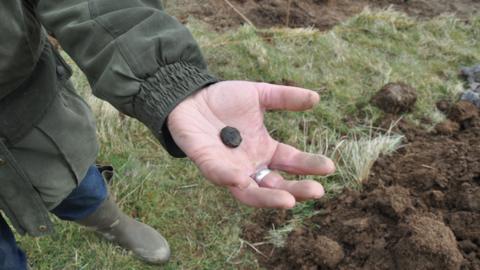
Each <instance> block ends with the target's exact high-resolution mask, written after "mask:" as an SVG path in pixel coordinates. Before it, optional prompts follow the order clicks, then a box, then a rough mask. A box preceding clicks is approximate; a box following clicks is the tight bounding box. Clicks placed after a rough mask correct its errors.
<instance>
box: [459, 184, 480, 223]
mask: <svg viewBox="0 0 480 270" xmlns="http://www.w3.org/2000/svg"><path fill="white" fill-rule="evenodd" d="M457 207H458V208H459V209H462V210H471V211H480V187H475V188H473V187H468V188H466V189H465V190H463V192H462V193H460V196H458V198H457ZM479 222H480V220H479Z"/></svg>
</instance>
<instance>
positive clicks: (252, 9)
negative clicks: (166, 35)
mask: <svg viewBox="0 0 480 270" xmlns="http://www.w3.org/2000/svg"><path fill="white" fill-rule="evenodd" d="M176 2H177V4H176V6H178V7H177V8H176V9H174V10H173V11H172V12H173V14H175V15H177V17H178V18H179V19H180V20H181V21H183V22H185V21H186V20H187V18H188V17H189V16H193V17H195V18H197V19H200V20H203V21H205V22H207V23H208V24H210V25H212V26H213V28H215V29H216V30H225V29H230V28H234V27H237V26H239V25H242V24H244V23H245V22H246V20H245V19H244V18H242V16H244V17H246V18H247V19H248V20H249V21H251V22H252V23H253V24H254V25H255V26H257V27H271V26H289V27H308V26H313V27H316V28H318V29H320V30H325V29H329V28H331V27H332V26H334V25H336V24H338V23H339V22H342V21H344V20H345V19H347V18H349V17H351V16H353V15H355V14H357V13H359V12H361V11H362V10H363V9H364V8H365V7H367V6H369V7H373V8H387V7H389V6H392V7H393V8H394V9H396V10H399V11H403V12H406V13H407V14H409V15H411V16H415V17H419V18H430V17H434V16H437V15H440V14H442V13H455V14H457V15H458V16H459V17H460V18H466V17H467V16H469V15H470V14H472V13H474V12H476V11H479V10H480V2H479V1H478V0H436V1H429V0H301V1H298V0H290V1H289V0H228V1H227V0H200V1H189V0H177V1H176ZM289 3H290V5H289ZM235 9H236V10H235ZM240 14H241V15H240Z"/></svg>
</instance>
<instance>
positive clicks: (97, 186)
mask: <svg viewBox="0 0 480 270" xmlns="http://www.w3.org/2000/svg"><path fill="white" fill-rule="evenodd" d="M106 198H107V187H106V185H105V181H104V180H103V177H102V175H101V174H100V172H99V171H98V169H97V167H96V166H91V167H90V168H89V169H88V172H87V175H86V176H85V178H84V179H83V180H82V182H81V183H80V185H79V186H78V187H77V188H76V189H74V190H73V191H72V192H71V193H70V194H69V195H68V197H67V198H66V199H65V200H63V201H62V202H61V203H60V204H59V205H58V206H57V207H56V208H54V209H53V210H51V212H52V213H53V214H55V215H56V216H57V217H59V218H60V219H63V220H71V221H74V220H80V219H83V218H85V217H87V216H88V215H90V214H92V213H93V212H95V210H97V208H98V207H99V206H100V204H102V202H103V201H104V200H105V199H106ZM0 269H1V270H25V269H27V259H26V256H25V253H24V252H23V251H22V250H21V249H20V248H19V247H18V246H17V243H16V241H15V237H14V235H13V233H12V231H11V229H10V227H9V226H8V225H7V223H6V222H5V220H4V219H3V218H2V216H1V215H0Z"/></svg>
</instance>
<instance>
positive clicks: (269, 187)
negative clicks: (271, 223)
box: [38, 0, 335, 208]
mask: <svg viewBox="0 0 480 270" xmlns="http://www.w3.org/2000/svg"><path fill="white" fill-rule="evenodd" d="M38 13H39V14H40V17H41V20H42V22H43V24H44V25H45V26H46V27H47V29H48V30H49V31H50V32H52V33H53V34H54V35H55V36H56V37H57V38H58V40H59V42H60V44H61V45H62V47H63V48H64V49H65V51H66V52H67V53H68V54H69V55H70V56H71V57H72V58H73V59H74V60H75V62H76V63H77V64H78V65H79V66H80V68H81V69H82V70H83V71H84V72H85V74H86V75H87V78H88V79H89V81H90V84H91V86H92V88H93V92H94V94H95V95H97V96H98V97H100V98H102V99H105V100H107V101H109V102H110V103H112V104H113V105H114V106H115V107H116V108H118V109H119V110H120V111H122V112H124V113H126V114H128V115H130V116H133V117H135V118H137V119H139V120H140V121H142V122H143V123H145V124H146V125H147V126H149V127H150V129H151V130H152V131H153V133H154V134H155V135H156V136H157V137H158V138H159V140H160V141H161V142H162V144H163V145H164V146H166V148H167V150H168V151H169V152H170V153H171V154H173V155H174V156H182V155H183V153H186V154H187V155H188V157H189V158H190V159H191V160H192V161H193V162H194V163H195V164H196V165H197V166H198V168H199V169H200V171H201V172H202V173H203V175H204V176H205V177H206V178H207V179H209V180H210V181H212V182H213V183H216V184H218V185H221V186H226V187H228V188H229V190H230V192H231V193H232V194H233V196H234V197H235V198H237V199H238V200H239V201H241V202H242V203H245V204H247V205H251V206H255V207H270V208H290V207H293V206H294V205H295V203H296V202H297V201H301V200H306V199H312V198H319V197H321V196H322V195H323V194H324V191H323V188H322V186H321V185H320V184H319V183H318V182H316V181H310V180H304V181H286V180H284V179H283V177H282V176H281V175H280V174H279V173H277V172H275V171H273V172H272V173H270V174H268V175H267V176H266V177H265V178H264V179H263V180H262V181H261V182H256V181H254V180H253V179H252V178H251V177H250V176H251V175H252V174H255V172H256V171H258V170H259V168H263V167H270V168H271V169H273V170H280V171H285V172H289V173H294V174H321V175H324V174H328V173H332V172H333V171H334V170H335V166H334V165H333V162H332V161H331V160H330V159H328V158H325V157H323V156H322V155H314V154H308V153H304V152H302V151H299V150H297V149H295V148H293V147H291V146H288V145H285V144H281V143H279V142H278V141H276V140H274V139H273V138H271V137H270V135H269V134H268V132H267V130H266V128H265V126H264V124H263V113H264V111H265V110H268V109H287V110H294V111H300V110H305V109H309V108H311V107H312V106H314V105H315V104H316V103H317V102H318V100H319V96H318V94H316V93H315V92H313V91H309V90H306V89H301V88H295V87H286V86H275V85H269V84H262V83H252V82H245V81H237V82H234V81H226V82H222V83H216V82H217V79H216V78H215V77H214V76H212V75H210V74H209V73H208V72H207V70H206V66H205V63H204V61H203V59H202V55H201V53H200V50H199V48H198V46H197V44H196V43H195V41H194V40H193V38H192V36H191V35H190V33H189V31H188V30H187V29H186V28H185V27H183V26H182V25H181V24H180V23H178V22H177V21H176V20H175V19H173V18H172V17H170V16H168V15H167V14H165V13H164V12H163V11H162V10H161V6H160V4H159V1H158V0H144V1H140V0H95V1H87V0H65V1H61V2H59V1H55V0H39V5H38ZM200 89H201V91H198V92H196V91H197V90H200ZM194 92H196V93H194ZM167 116H168V123H165V122H166V119H167ZM225 126H233V127H236V128H238V129H239V130H240V133H241V134H242V136H243V142H242V144H241V145H240V146H239V147H238V148H235V149H231V148H228V147H226V146H225V145H223V144H222V143H221V141H220V138H219V132H220V130H221V129H222V128H223V127H225Z"/></svg>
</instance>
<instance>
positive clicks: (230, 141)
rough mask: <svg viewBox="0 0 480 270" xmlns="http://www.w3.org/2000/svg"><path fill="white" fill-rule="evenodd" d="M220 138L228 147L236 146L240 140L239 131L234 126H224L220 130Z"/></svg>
mask: <svg viewBox="0 0 480 270" xmlns="http://www.w3.org/2000/svg"><path fill="white" fill-rule="evenodd" d="M220 139H222V142H223V144H225V145H226V146H228V147H231V148H236V147H238V146H239V145H240V143H241V142H242V136H241V135H240V131H238V129H236V128H234V127H229V126H226V127H224V128H222V130H221V131H220Z"/></svg>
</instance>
